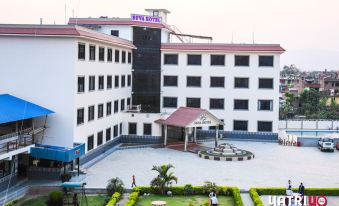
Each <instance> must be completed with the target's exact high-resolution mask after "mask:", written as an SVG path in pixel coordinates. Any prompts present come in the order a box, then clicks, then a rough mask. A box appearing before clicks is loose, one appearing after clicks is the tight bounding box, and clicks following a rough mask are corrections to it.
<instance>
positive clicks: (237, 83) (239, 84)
mask: <svg viewBox="0 0 339 206" xmlns="http://www.w3.org/2000/svg"><path fill="white" fill-rule="evenodd" d="M248 86H249V79H248V78H238V77H235V78H234V88H248Z"/></svg>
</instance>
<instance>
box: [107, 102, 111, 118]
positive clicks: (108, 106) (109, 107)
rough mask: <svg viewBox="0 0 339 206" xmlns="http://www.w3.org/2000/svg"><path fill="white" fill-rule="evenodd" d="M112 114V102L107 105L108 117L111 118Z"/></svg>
mask: <svg viewBox="0 0 339 206" xmlns="http://www.w3.org/2000/svg"><path fill="white" fill-rule="evenodd" d="M111 114H112V102H107V103H106V116H109V115H111Z"/></svg>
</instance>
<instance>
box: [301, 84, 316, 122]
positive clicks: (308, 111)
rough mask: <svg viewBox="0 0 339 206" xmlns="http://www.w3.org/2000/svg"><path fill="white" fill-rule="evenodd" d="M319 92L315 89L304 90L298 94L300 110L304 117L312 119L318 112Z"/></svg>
mask: <svg viewBox="0 0 339 206" xmlns="http://www.w3.org/2000/svg"><path fill="white" fill-rule="evenodd" d="M320 97H321V95H320V92H318V91H317V90H315V89H309V90H304V91H303V92H302V93H301V94H300V103H301V110H302V113H303V114H304V115H306V117H310V116H312V117H314V115H315V114H318V113H319V111H320V109H321V108H320Z"/></svg>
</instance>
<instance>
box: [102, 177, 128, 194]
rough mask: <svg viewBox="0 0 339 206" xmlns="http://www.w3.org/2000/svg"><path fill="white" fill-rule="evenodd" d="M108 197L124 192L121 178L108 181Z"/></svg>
mask: <svg viewBox="0 0 339 206" xmlns="http://www.w3.org/2000/svg"><path fill="white" fill-rule="evenodd" d="M106 190H107V194H108V196H109V197H110V196H112V195H113V194H114V193H115V192H119V193H120V194H122V193H123V191H124V183H123V182H122V180H121V179H120V178H119V177H116V178H111V179H110V180H108V184H107V186H106Z"/></svg>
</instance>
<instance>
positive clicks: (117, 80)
mask: <svg viewBox="0 0 339 206" xmlns="http://www.w3.org/2000/svg"><path fill="white" fill-rule="evenodd" d="M114 87H115V88H118V87H119V76H118V75H116V76H114Z"/></svg>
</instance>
